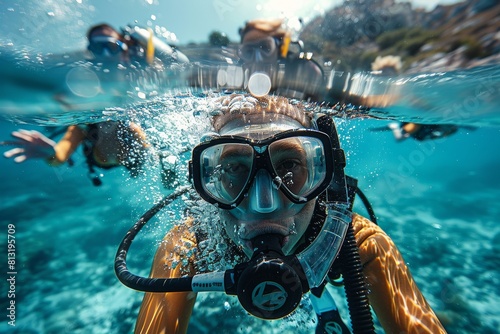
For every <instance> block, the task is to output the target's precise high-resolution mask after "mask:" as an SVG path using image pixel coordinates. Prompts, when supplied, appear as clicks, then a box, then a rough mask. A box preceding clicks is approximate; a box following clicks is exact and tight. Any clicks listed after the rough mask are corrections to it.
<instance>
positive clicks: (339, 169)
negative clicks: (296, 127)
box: [316, 115, 349, 203]
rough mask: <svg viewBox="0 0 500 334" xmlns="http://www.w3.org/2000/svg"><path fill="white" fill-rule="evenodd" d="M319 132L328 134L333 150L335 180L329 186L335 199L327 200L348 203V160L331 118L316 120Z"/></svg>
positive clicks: (324, 117)
mask: <svg viewBox="0 0 500 334" xmlns="http://www.w3.org/2000/svg"><path fill="white" fill-rule="evenodd" d="M316 124H317V126H318V130H319V131H322V132H324V133H326V134H327V135H328V136H329V137H330V142H331V144H332V148H333V152H332V154H333V179H332V182H331V183H330V186H329V188H328V189H329V190H330V191H329V192H327V193H331V194H332V195H333V196H332V197H333V198H327V199H326V200H327V201H328V202H330V201H334V202H344V203H348V202H349V199H348V196H347V184H346V181H345V174H344V167H345V166H346V160H345V155H344V150H342V149H341V148H340V141H339V136H338V133H337V128H336V127H335V122H334V121H333V118H332V117H331V116H327V115H324V116H321V117H319V118H318V119H317V120H316Z"/></svg>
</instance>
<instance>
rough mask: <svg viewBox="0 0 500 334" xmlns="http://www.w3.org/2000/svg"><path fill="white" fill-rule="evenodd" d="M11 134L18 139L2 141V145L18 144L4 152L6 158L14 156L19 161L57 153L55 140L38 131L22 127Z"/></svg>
mask: <svg viewBox="0 0 500 334" xmlns="http://www.w3.org/2000/svg"><path fill="white" fill-rule="evenodd" d="M11 135H12V137H14V138H17V139H18V140H14V141H6V142H0V145H9V146H17V147H16V148H13V149H11V150H9V151H6V152H4V154H3V155H4V157H6V158H14V161H15V162H17V163H21V162H23V161H25V160H27V159H36V158H38V159H48V158H51V157H53V156H54V155H55V154H56V151H55V149H54V146H55V145H56V143H55V141H53V140H52V139H50V138H47V137H45V136H44V135H43V134H41V133H40V132H38V131H35V130H31V131H30V130H22V129H21V130H19V131H14V132H12V133H11Z"/></svg>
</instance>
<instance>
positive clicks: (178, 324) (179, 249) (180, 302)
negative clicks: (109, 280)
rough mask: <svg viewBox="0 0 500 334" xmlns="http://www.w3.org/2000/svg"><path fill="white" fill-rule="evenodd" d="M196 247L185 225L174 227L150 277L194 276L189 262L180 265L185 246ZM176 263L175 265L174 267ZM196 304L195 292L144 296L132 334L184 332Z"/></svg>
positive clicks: (156, 256)
mask: <svg viewBox="0 0 500 334" xmlns="http://www.w3.org/2000/svg"><path fill="white" fill-rule="evenodd" d="M186 246H189V247H188V248H191V247H194V246H195V237H194V235H193V234H192V233H191V232H190V231H189V228H188V225H187V224H183V225H180V226H176V227H174V228H173V229H172V230H171V231H170V232H168V233H167V235H166V236H165V238H164V239H163V241H162V243H161V245H160V247H159V248H158V250H157V252H156V255H155V258H154V262H153V266H152V269H151V274H150V277H157V278H175V277H181V276H184V275H186V274H188V275H190V276H193V275H194V267H193V265H192V259H190V260H191V261H189V263H190V264H189V265H187V266H186V265H183V263H185V260H188V259H186V251H187V247H186ZM175 263H177V265H175ZM195 301H196V293H194V292H169V293H146V294H145V295H144V299H143V300H142V305H141V309H140V311H139V316H138V318H137V322H136V325H135V333H136V334H137V333H143V334H145V333H148V334H158V333H162V334H165V333H169V334H170V333H186V331H187V328H188V324H189V318H190V317H191V313H192V311H193V307H194V303H195Z"/></svg>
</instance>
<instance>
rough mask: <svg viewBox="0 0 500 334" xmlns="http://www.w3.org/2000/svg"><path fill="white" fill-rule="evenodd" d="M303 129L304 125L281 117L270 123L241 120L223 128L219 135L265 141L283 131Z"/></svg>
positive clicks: (260, 120) (236, 120)
mask: <svg viewBox="0 0 500 334" xmlns="http://www.w3.org/2000/svg"><path fill="white" fill-rule="evenodd" d="M303 128H304V126H303V125H302V124H300V123H299V122H298V121H296V120H295V119H293V118H290V117H280V118H279V119H273V120H269V121H266V120H265V119H259V120H256V119H253V120H248V119H247V120H245V119H244V118H241V119H235V120H232V121H230V122H228V123H227V124H226V125H225V126H223V127H222V128H221V130H220V132H219V133H220V135H228V136H229V135H230V136H240V137H247V138H251V139H265V138H268V137H271V136H274V135H276V134H278V133H280V132H283V131H287V130H292V129H303Z"/></svg>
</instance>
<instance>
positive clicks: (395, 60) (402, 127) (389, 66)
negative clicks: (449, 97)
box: [372, 56, 458, 141]
mask: <svg viewBox="0 0 500 334" xmlns="http://www.w3.org/2000/svg"><path fill="white" fill-rule="evenodd" d="M401 68H402V63H401V58H400V57H395V56H385V57H380V56H379V57H377V58H376V59H375V61H374V62H373V63H372V70H373V71H374V73H375V74H376V75H381V76H386V77H387V76H391V77H395V76H397V75H399V74H400V73H401ZM387 98H388V99H389V97H387ZM378 103H379V104H382V102H381V100H380V101H378ZM386 103H387V102H386ZM388 129H390V130H392V133H393V135H394V138H395V139H396V140H397V141H402V140H404V139H406V138H409V137H412V138H414V139H416V140H418V141H423V140H429V139H439V138H444V137H447V136H449V135H452V134H454V133H455V132H457V131H458V126H456V125H453V124H418V123H411V122H401V123H396V122H393V123H390V124H389V125H388Z"/></svg>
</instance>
